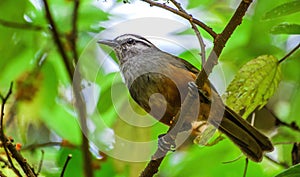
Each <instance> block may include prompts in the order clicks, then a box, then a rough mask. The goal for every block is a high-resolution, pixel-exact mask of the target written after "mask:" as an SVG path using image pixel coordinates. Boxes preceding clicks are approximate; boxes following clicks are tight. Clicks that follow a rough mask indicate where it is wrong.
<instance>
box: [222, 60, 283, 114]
mask: <svg viewBox="0 0 300 177" xmlns="http://www.w3.org/2000/svg"><path fill="white" fill-rule="evenodd" d="M280 79H281V72H280V66H279V63H278V60H277V58H275V57H274V56H271V55H263V56H259V57H257V58H255V59H253V60H251V61H250V62H248V63H246V64H245V65H244V66H243V67H242V68H241V69H240V70H239V72H238V73H237V74H236V76H235V78H234V79H233V81H232V82H231V83H230V84H229V86H228V88H227V90H226V93H225V95H224V97H225V99H226V104H227V106H229V107H231V108H232V109H233V110H234V111H236V112H238V113H241V112H244V113H243V117H248V116H249V114H250V113H251V112H253V111H254V110H255V109H256V108H259V109H261V108H262V107H263V106H264V105H265V104H266V103H267V101H268V99H269V98H270V97H271V96H272V95H273V94H274V92H275V90H276V88H277V87H278V84H279V81H280Z"/></svg>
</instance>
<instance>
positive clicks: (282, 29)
mask: <svg viewBox="0 0 300 177" xmlns="http://www.w3.org/2000/svg"><path fill="white" fill-rule="evenodd" d="M270 32H271V33H272V34H300V25H298V24H279V25H276V26H273V27H272V28H271V31H270Z"/></svg>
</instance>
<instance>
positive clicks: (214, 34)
mask: <svg viewBox="0 0 300 177" xmlns="http://www.w3.org/2000/svg"><path fill="white" fill-rule="evenodd" d="M142 1H144V2H146V3H148V4H150V6H156V7H160V8H163V9H165V10H167V11H170V12H172V13H174V14H176V15H179V16H181V17H182V18H185V19H187V20H189V21H193V22H194V23H195V24H196V25H198V26H200V27H201V28H202V29H204V30H205V31H206V32H207V33H208V34H210V36H211V37H213V38H214V39H215V38H216V37H217V33H216V32H214V31H213V30H212V28H210V27H208V26H207V25H206V24H205V23H203V22H201V21H200V20H198V19H195V18H193V17H192V16H191V15H189V14H186V13H184V12H182V11H179V10H176V9H174V8H172V7H169V6H167V5H166V4H165V3H163V4H161V3H158V2H155V1H151V0H142Z"/></svg>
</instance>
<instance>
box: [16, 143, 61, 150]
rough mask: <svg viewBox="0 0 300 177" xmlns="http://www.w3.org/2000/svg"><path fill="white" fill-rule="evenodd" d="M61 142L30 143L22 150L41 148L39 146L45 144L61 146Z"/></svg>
mask: <svg viewBox="0 0 300 177" xmlns="http://www.w3.org/2000/svg"><path fill="white" fill-rule="evenodd" d="M61 144H62V142H46V143H41V144H31V145H29V146H26V147H24V148H22V149H21V150H22V151H26V150H34V149H37V148H41V147H47V146H61Z"/></svg>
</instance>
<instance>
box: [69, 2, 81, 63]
mask: <svg viewBox="0 0 300 177" xmlns="http://www.w3.org/2000/svg"><path fill="white" fill-rule="evenodd" d="M79 4H80V1H79V0H74V8H73V15H72V32H71V40H70V42H71V47H72V53H73V58H74V62H75V63H77V61H78V53H77V45H76V44H77V41H76V40H77V36H78V34H77V33H78V32H77V21H78V9H79Z"/></svg>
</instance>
